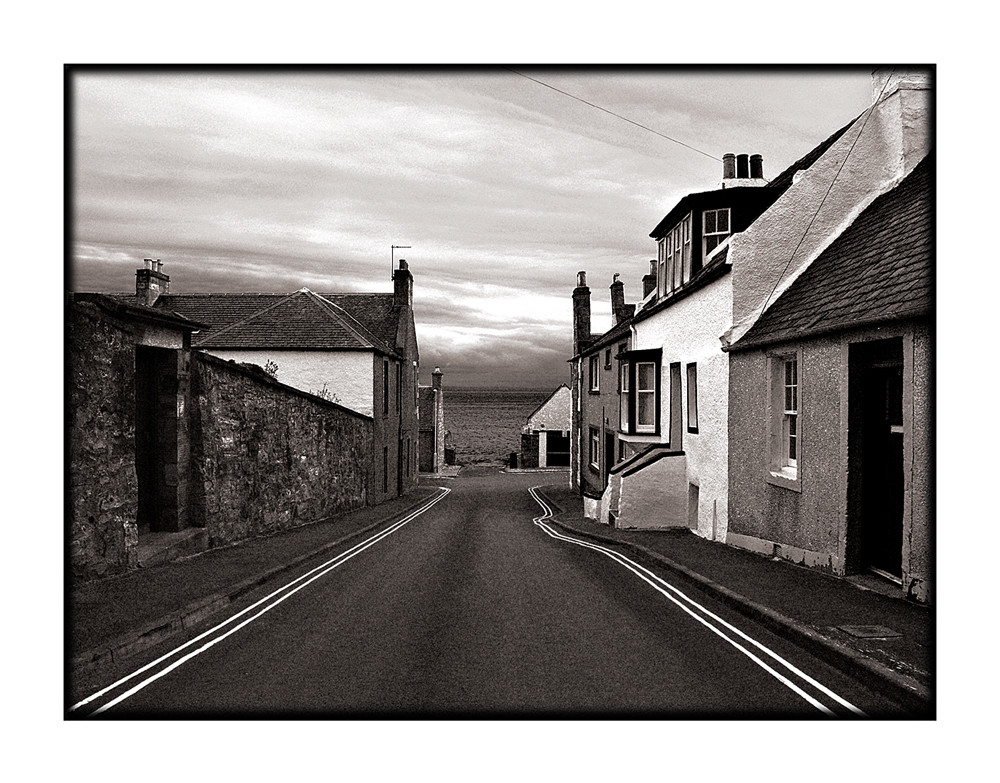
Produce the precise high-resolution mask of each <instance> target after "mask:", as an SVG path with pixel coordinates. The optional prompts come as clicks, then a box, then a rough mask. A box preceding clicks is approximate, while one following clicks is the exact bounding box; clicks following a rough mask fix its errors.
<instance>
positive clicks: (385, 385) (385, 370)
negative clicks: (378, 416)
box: [382, 359, 389, 416]
mask: <svg viewBox="0 0 1000 783" xmlns="http://www.w3.org/2000/svg"><path fill="white" fill-rule="evenodd" d="M382 413H383V414H385V415H386V416H388V415H389V360H388V359H385V360H383V362H382Z"/></svg>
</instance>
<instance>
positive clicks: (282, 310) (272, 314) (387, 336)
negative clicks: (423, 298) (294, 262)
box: [155, 289, 399, 353]
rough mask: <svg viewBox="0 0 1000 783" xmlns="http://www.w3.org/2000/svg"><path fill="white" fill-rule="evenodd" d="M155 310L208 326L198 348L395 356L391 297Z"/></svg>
mask: <svg viewBox="0 0 1000 783" xmlns="http://www.w3.org/2000/svg"><path fill="white" fill-rule="evenodd" d="M155 307H156V309H158V310H163V311H168V312H173V313H177V314H180V315H183V316H185V317H187V318H190V319H192V320H195V321H198V322H200V323H203V324H207V328H205V329H203V330H202V331H201V332H200V333H198V334H196V335H195V336H194V339H193V341H192V345H193V346H194V347H197V348H217V349H229V350H251V349H292V350H375V351H378V352H381V353H395V352H396V329H397V325H398V319H399V309H398V308H395V307H394V306H393V295H392V294H391V293H387V294H316V293H314V292H312V291H309V290H308V289H302V290H300V291H296V292H294V293H292V294H245V293H223V294H164V295H162V296H160V297H159V299H157V301H156V305H155Z"/></svg>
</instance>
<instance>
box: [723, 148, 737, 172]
mask: <svg viewBox="0 0 1000 783" xmlns="http://www.w3.org/2000/svg"><path fill="white" fill-rule="evenodd" d="M735 177H736V155H734V154H733V153H732V152H727V153H726V154H725V155H723V156H722V178H723V179H735Z"/></svg>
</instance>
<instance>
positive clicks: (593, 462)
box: [590, 427, 601, 470]
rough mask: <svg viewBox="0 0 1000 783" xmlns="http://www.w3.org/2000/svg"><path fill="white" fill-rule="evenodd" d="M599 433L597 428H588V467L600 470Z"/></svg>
mask: <svg viewBox="0 0 1000 783" xmlns="http://www.w3.org/2000/svg"><path fill="white" fill-rule="evenodd" d="M600 456H601V431H600V430H599V429H597V427H591V428H590V467H592V468H594V470H600V466H601V463H600V461H599V460H600Z"/></svg>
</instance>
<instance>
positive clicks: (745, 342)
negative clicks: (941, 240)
mask: <svg viewBox="0 0 1000 783" xmlns="http://www.w3.org/2000/svg"><path fill="white" fill-rule="evenodd" d="M933 201H934V154H933V152H932V153H931V154H930V155H928V156H927V157H926V158H924V159H923V160H922V161H921V162H920V163H919V164H917V166H916V167H915V168H914V169H913V171H912V172H910V174H909V175H908V176H907V177H906V178H904V179H903V180H902V181H901V182H900V183H899V184H898V185H897V186H896V187H895V188H894V189H893V190H891V191H889V192H888V193H885V194H883V195H882V196H879V197H878V198H877V199H875V200H874V201H873V202H872V203H871V204H870V205H869V206H868V207H867V208H866V209H865V210H864V212H862V213H861V214H860V215H859V216H858V217H857V219H856V220H855V221H854V222H853V223H852V224H851V225H850V226H849V227H848V228H847V229H846V230H845V231H844V232H843V233H842V234H841V235H840V236H839V237H837V239H835V240H834V241H833V243H832V244H831V245H830V246H829V247H828V248H827V249H826V250H824V251H823V252H822V253H821V254H820V255H819V257H818V258H817V259H816V260H815V261H813V262H812V264H810V265H809V267H808V268H807V269H806V270H805V271H804V272H803V273H802V275H801V276H800V277H799V278H798V279H797V280H796V281H795V282H794V283H793V284H792V285H791V286H789V288H788V290H787V291H785V293H784V294H783V295H782V296H781V297H780V298H779V299H778V300H777V301H776V302H775V303H774V304H773V305H772V306H771V307H770V309H768V310H767V311H765V312H764V314H763V315H762V316H761V317H760V319H759V320H758V321H757V323H755V324H754V325H753V327H752V328H751V329H750V330H749V331H747V333H746V334H745V335H744V336H743V338H742V339H741V340H739V341H738V342H736V343H735V344H734V345H733V346H732V347H731V350H740V349H744V348H752V347H755V346H758V345H766V344H769V343H775V342H781V341H785V340H793V339H798V338H802V337H808V336H812V335H816V334H820V333H824V332H831V331H836V330H839V329H847V328H851V327H855V326H863V325H868V324H874V323H880V322H885V321H896V320H903V319H906V318H914V317H920V316H926V315H929V314H930V313H931V311H932V308H933V299H934V295H933V274H934V273H933V257H934V248H933V225H934V207H933Z"/></svg>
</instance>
